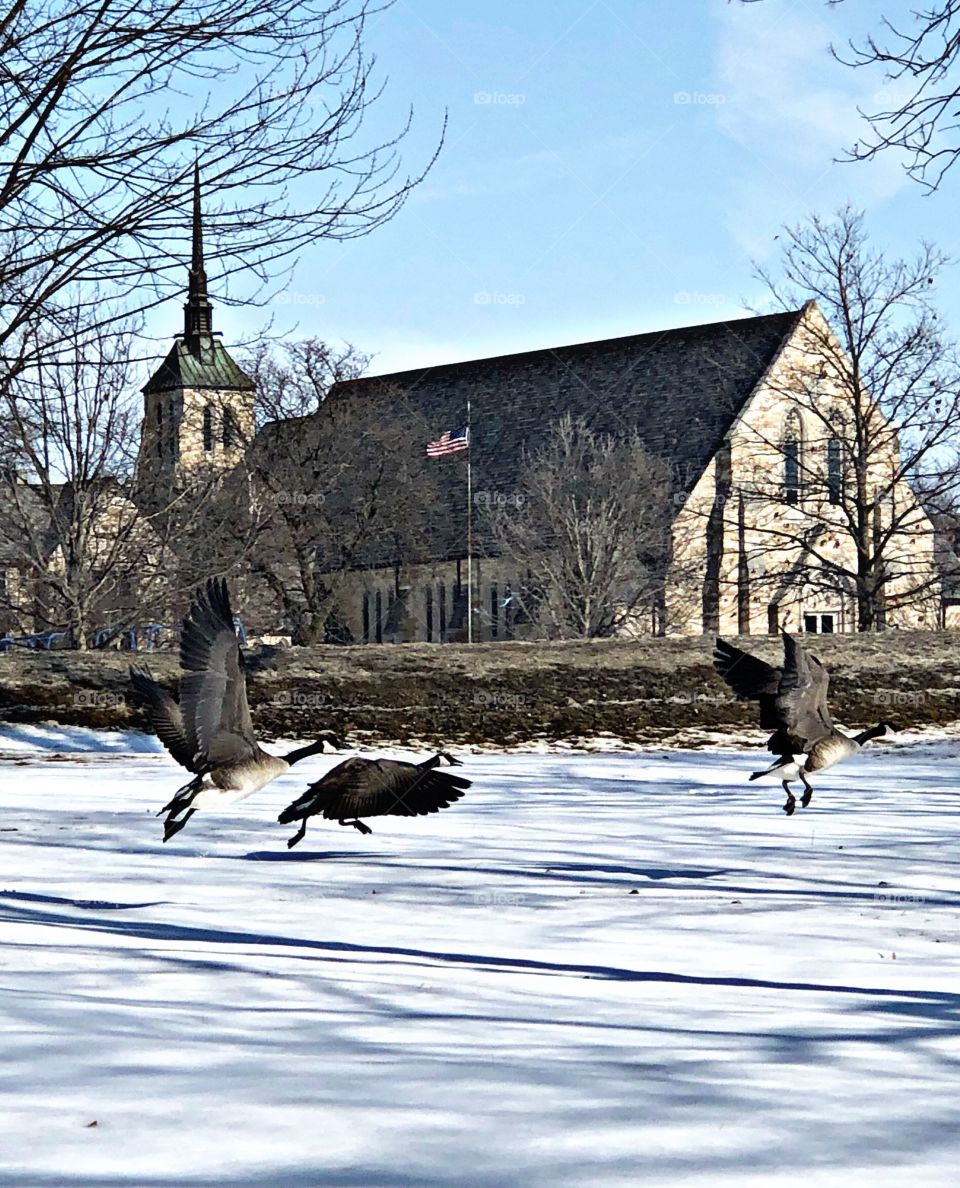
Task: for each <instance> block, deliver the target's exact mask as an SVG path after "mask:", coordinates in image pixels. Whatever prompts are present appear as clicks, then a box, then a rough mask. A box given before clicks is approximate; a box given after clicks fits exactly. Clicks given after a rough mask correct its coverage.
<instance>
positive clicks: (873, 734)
mask: <svg viewBox="0 0 960 1188" xmlns="http://www.w3.org/2000/svg"><path fill="white" fill-rule="evenodd" d="M886 733H887V728H886V726H884V724H883V723H882V722H880V723H879V724H878V725H876V726H871V727H870V729H869V730H864V731H863V733H862V734H857V735H855V736H854V742H857V743H859V744H860V746H861V747H862V746H863V744H864V743H868V742H869V741H870V740H871V739H872V738H879V737H880V735H881V734H886Z"/></svg>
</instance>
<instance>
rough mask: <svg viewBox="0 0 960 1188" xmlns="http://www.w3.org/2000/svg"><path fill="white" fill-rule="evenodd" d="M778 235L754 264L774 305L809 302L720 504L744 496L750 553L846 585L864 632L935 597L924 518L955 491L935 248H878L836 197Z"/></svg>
mask: <svg viewBox="0 0 960 1188" xmlns="http://www.w3.org/2000/svg"><path fill="white" fill-rule="evenodd" d="M784 238H785V247H784V251H783V262H782V275H781V277H778V278H774V277H771V276H770V275H769V274H766V273H764V272H761V273H760V275H761V277H762V278H763V279H764V280H765V281H766V282H767V284H768V285H769V287H770V289H771V291H772V293H773V294H774V296H775V298H776V299H777V301H778V302H779V303H781V304H782V305H783V306H784V308H796V307H797V305H798V304H799V303H800V299H801V297H812V298H814V299H815V301H816V303H817V305H816V307H815V308H813V309H810V310H809V316H807V317H806V318H805V319H804V323H803V327H802V339H801V342H802V346H801V347H800V348H799V349H798V353H797V354H796V356H795V357H794V358H793V359H791V360H790V361H789V366H786V367H785V368H784V369H783V370H781V371H780V372H778V373H777V378H776V380H775V381H772V383H773V387H774V389H775V392H776V395H777V397H778V398H780V399H779V400H778V408H780V409H781V410H783V409H785V410H786V411H785V413H784V415H783V416H778V417H777V419H776V420H775V421H773V422H763V423H761V424H759V425H755V426H754V428H753V430H752V439H751V443H748V445H747V446H746V447H744V448H745V449H746V452H747V455H748V456H747V458H746V459H743V458H741V459H740V460H739V462H738V466H737V471H736V473H737V486H738V488H739V490H738V492H737V494H738V496H739V498H740V500H741V503H740V506H739V507H737V506H735V504H734V500H732V499H731V500H730V501H729V502H728V505H727V511H728V513H732V514H733V515H739V516H740V518H741V519H743V510H742V501H743V500H746V506H747V509H748V512H749V514H748V515H747V517H746V519H747V521H748V524H749V535H750V537H751V539H752V541H753V545H752V548H751V553H752V556H751V564H752V565H754V566H756V565H757V563H758V562H761V559H762V558H764V557H766V558H767V559H769V558H770V557H771V556H775V557H776V558H777V562H776V565H775V566H774V569H775V570H776V571H779V572H783V570H784V568H785V562H787V561H789V560H790V559H792V563H793V573H794V575H795V576H796V578H797V580H800V581H802V582H804V583H806V584H807V585H812V586H814V587H815V588H818V589H820V590H822V591H827V590H829V591H832V592H835V593H836V594H838V595H848V596H849V597H850V598H852V600H853V601H854V602H855V604H856V625H857V628H858V630H860V631H873V630H878V629H880V628H882V627H883V626H884V625H885V624H886V622H887V618H888V615H889V613H890V612H891V611H896V610H901V609H904V608H907V607H914V608H918V607H920V606H921V605H926V606H927V607H929V606H930V605H931V604H933V603H935V602H936V599H937V595H938V593H939V581H940V577H939V573H938V571H937V567H936V564H935V540H934V535H933V532H932V524H931V517H934V518H936V517H937V516H938V515H940V514H943V513H946V512H947V511H949V510H950V509H951V508H952V507H954V506H955V505H956V500H957V496H958V494H960V466H958V450H960V361H958V357H957V353H956V351H955V349H954V346H953V344H952V343H951V342H950V341H948V339H947V338H946V336H945V335H944V333H943V331H942V330H941V328H940V324H939V322H938V320H937V314H936V311H935V308H934V306H933V303H932V299H931V296H930V294H931V292H932V288H931V287H932V286H933V284H934V281H935V279H936V276H937V274H938V272H939V271H940V270H941V268H942V267H943V265H944V262H945V261H944V257H943V256H942V255H941V254H940V252H938V251H937V249H935V248H934V247H932V246H930V245H928V244H924V245H923V246H922V247H921V248H920V249H919V251H918V252H917V254H916V256H915V257H913V258H912V259H908V260H889V259H887V258H886V256H885V255H884V254H883V253H882V252H881V251H879V250H877V249H875V248H873V247H872V246H871V245H870V242H869V239H868V235H867V232H866V230H865V228H864V223H863V216H862V214H861V213H859V212H857V211H855V210H852V209H850V208H849V207H847V208H845V209H843V210H841V211H839V212H838V214H837V215H836V217H835V218H833V219H823V218H820V217H818V216H814V217H813V218H811V219H810V220H809V222H807V223H805V224H801V225H799V226H796V227H793V228H787V229H785V232H784ZM821 312H822V315H823V317H821V316H819V314H820V313H821ZM764 425H766V428H764ZM751 455H752V456H751ZM731 527H733V526H731ZM741 528H742V525H741ZM741 535H742V531H741ZM759 567H760V569H761V570H762V569H763V568H764V566H763V564H762V563H761V564H760V566H759Z"/></svg>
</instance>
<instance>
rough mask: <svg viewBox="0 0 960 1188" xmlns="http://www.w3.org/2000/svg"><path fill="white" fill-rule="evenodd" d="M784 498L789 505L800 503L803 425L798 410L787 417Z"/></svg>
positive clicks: (784, 436)
mask: <svg viewBox="0 0 960 1188" xmlns="http://www.w3.org/2000/svg"><path fill="white" fill-rule="evenodd" d="M781 449H782V452H783V497H784V499H785V500H786V502H787V503H799V502H800V494H801V491H802V489H803V488H802V477H801V476H802V472H803V424H802V422H801V420H800V415H799V413H797V411H796V410H794V411H793V412H791V413H790V415H789V416H788V417H787V420H786V423H785V425H784V429H783V445H782V447H781Z"/></svg>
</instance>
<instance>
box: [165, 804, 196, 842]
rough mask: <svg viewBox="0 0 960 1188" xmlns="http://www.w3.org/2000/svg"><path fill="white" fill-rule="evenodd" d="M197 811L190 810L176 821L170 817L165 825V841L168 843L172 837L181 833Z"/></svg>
mask: <svg viewBox="0 0 960 1188" xmlns="http://www.w3.org/2000/svg"><path fill="white" fill-rule="evenodd" d="M196 811H197V810H196V809H188V810H187V811H186V812H185V813H184V814H183V816H182V817H180V818H179V819H178V820H176V821H174V820H172V819H171V818H169V817H168V818H167V820H166V821H164V823H163V840H164V841H165V842H168V841H169V840H170V838H171V837H173V836H174V835H175V834H177V833H179V832H180V830H181V829H182V828H183V827H184V825H186V823H187V822H188V821H189V820H190V818H191V817H192V816H193V814H194V813H195V812H196Z"/></svg>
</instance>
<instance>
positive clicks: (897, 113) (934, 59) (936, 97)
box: [741, 0, 960, 190]
mask: <svg viewBox="0 0 960 1188" xmlns="http://www.w3.org/2000/svg"><path fill="white" fill-rule="evenodd" d="M758 2H762V0H741V3H744V4H756V3H758ZM825 2H826V3H827V4H829V5H830V6H833V5H837V4H842V3H844V0H825ZM877 23H878V27H879V30H880V31H879V32H878V33H876V34H872V33H871V34H869V35H868V36H867V38H866V40H865V41H864V42H862V43H861V44H856V43H855V42H849V43H848V44H847V45H846V47H844V48H842V49H839V48H837V47H835V46H834V47H831V53H832V54H833V56H834V57H835V58H836V59H837V60H838V61H840V62H843V63H844V64H845V65H848V66H852V67H855V68H862V67H864V66H866V67H879V68H880V69H881V70H883V72H884V77H885V79H886V81H888V82H902V83H903V84H904V86H905V88H906V90H907V95H906V98H905V99H904V100H903V101H902V102H900V103H898V104H897V105H895V106H890V107H879V108H877V109H876V110H874V111H865V112H863V113H862V114H863V116H864V119H865V120H866V121H867V123H868V124H869V126H870V131H871V135H870V136H869V137H867V138H865V139H863V140H861V141H858V142H857V143H856V144H855V145H853V146H852V148H851V149H850V157H851V158H852V159H854V160H871V159H872V158H873V157H875V156H877V155H878V154H879V153H882V152H885V151H886V150H887V149H893V150H895V151H899V152H900V153H902V154H904V155H905V156H906V158H907V161H908V164H907V172H908V173H909V174H910V176H911V177H913V178H914V179H915V180H917V181H919V182H920V183H921V184H923V185H924V186H926V187H927V188H928V189H930V190H936V189H937V188H938V187H939V186H940V183H941V181H942V180H943V176H944V174H945V173H946V172H947V170H948V169H949V168H950V167H951V166H952V165H953V164H954V162H955V161H956V160H957V157H958V156H960V138H958V124H957V119H956V115H957V105H958V103H960V3H958V0H930V3H929V4H927V5H926V6H924V7H923V8H916V7H914V6H912V5H907V4H904V5H903V14H902V17H901V18H900V19H899V20H895V19H893V18H890V17H888V16H880V17H878V21H877Z"/></svg>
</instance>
